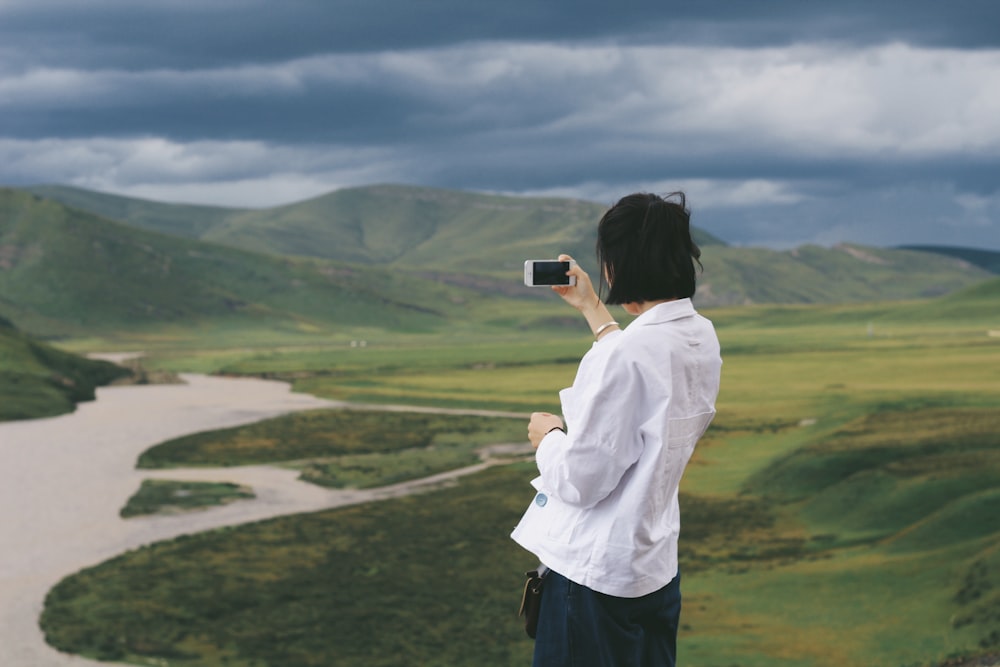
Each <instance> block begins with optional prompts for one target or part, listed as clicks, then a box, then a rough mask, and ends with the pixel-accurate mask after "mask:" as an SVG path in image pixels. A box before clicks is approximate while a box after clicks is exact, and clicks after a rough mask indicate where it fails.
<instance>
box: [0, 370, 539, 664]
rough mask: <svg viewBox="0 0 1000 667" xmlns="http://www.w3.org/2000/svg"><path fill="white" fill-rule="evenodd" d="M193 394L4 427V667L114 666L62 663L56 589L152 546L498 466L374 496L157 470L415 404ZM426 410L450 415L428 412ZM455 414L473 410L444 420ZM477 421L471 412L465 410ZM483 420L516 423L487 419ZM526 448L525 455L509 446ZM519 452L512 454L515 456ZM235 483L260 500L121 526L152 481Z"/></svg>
mask: <svg viewBox="0 0 1000 667" xmlns="http://www.w3.org/2000/svg"><path fill="white" fill-rule="evenodd" d="M183 379H184V380H185V381H186V384H182V385H163V386H141V387H109V388H104V389H100V390H98V400H97V401H93V402H90V403H85V404H82V405H81V406H80V407H79V409H78V410H77V411H76V412H75V413H73V414H70V415H63V416H61V417H55V418H52V419H39V420H30V421H23V422H7V423H0V647H2V648H0V664H2V665H3V667H81V666H84V665H93V666H95V667H96V666H97V665H107V664H108V663H98V662H94V661H90V660H85V659H83V658H79V657H76V656H70V655H66V654H62V653H59V652H57V651H55V650H54V649H52V648H51V647H50V646H49V645H48V644H46V643H45V641H44V638H43V636H42V633H41V630H40V629H39V627H38V615H39V614H40V613H41V610H42V605H43V603H44V599H45V595H46V593H47V592H48V590H49V589H50V588H51V587H52V586H54V585H55V584H56V583H58V581H59V580H61V579H62V578H63V577H65V576H67V575H70V574H72V573H74V572H76V571H78V570H80V569H82V568H84V567H88V566H90V565H94V564H97V563H100V562H102V561H104V560H107V559H108V558H111V557H113V556H115V555H118V554H120V553H122V552H125V551H128V550H130V549H134V548H136V547H139V546H141V545H144V544H149V543H151V542H157V541H160V540H165V539H170V538H173V537H176V536H178V535H181V534H188V533H195V532H200V531H204V530H210V529H212V528H218V527H221V526H229V525H236V524H240V523H246V522H249V521H257V520H261V519H266V518H271V517H275V516H281V515H285V514H295V513H299V512H308V511H316V510H321V509H326V508H332V507H341V506H345V505H352V504H358V503H363V502H371V501H375V500H381V499H385V498H392V497H397V496H401V495H406V494H409V493H414V492H417V491H421V490H425V489H428V488H433V487H435V486H437V485H440V484H446V483H448V482H449V481H451V480H454V479H455V478H457V477H460V476H462V475H466V474H470V473H473V472H477V471H479V470H482V469H483V468H485V467H487V466H489V465H491V464H492V463H493V460H492V459H491V458H490V457H489V454H490V451H489V450H487V451H486V452H485V453H484V460H483V461H482V462H480V463H478V464H476V465H473V466H469V467H467V468H462V469H459V470H454V471H450V472H446V473H442V474H439V475H434V476H432V477H428V478H426V479H420V480H414V481H410V482H403V483H400V484H394V485H392V486H387V487H382V488H377V489H366V490H332V489H324V488H321V487H318V486H315V485H312V484H308V483H305V482H301V481H299V480H298V479H297V477H298V472H297V471H294V470H285V469H281V468H273V467H269V466H245V467H239V468H223V469H204V468H199V469H188V470H163V471H147V470H141V471H140V470H136V469H135V467H134V465H135V461H136V458H137V457H138V456H139V454H140V453H141V452H143V451H144V450H146V449H147V448H149V447H150V446H152V445H154V444H157V443H159V442H162V441H164V440H167V439H170V438H174V437H178V436H180V435H185V434H187V433H194V432H197V431H204V430H210V429H216V428H225V427H229V426H236V425H239V424H245V423H250V422H253V421H257V420H260V419H265V418H269V417H274V416H277V415H280V414H286V413H289V412H294V411H298V410H306V409H314V408H320V407H353V408H366V409H385V410H410V409H412V408H407V407H405V406H377V405H367V406H361V405H349V404H345V403H338V402H333V401H325V400H321V399H317V398H314V397H311V396H307V395H304V394H293V393H291V392H290V391H289V387H288V385H286V384H284V383H279V382H268V381H262V380H252V379H230V378H216V377H206V376H199V375H185V376H183ZM419 410H420V411H438V410H433V409H429V408H427V409H419ZM438 412H444V413H449V414H455V413H460V412H461V411H454V410H440V411H438ZM463 413H464V414H468V412H463ZM474 414H490V415H492V414H502V415H505V416H524V415H519V414H516V413H492V412H487V411H476V412H474ZM498 447H500V448H507V449H513V450H515V453H516V451H517V450H518V448H521V449H523V448H524V447H525V445H521V444H517V445H501V446H498ZM504 453H506V454H509V453H510V452H504ZM151 477H159V478H169V479H189V480H206V481H226V482H236V483H239V484H246V485H248V486H251V487H253V489H254V493H255V494H256V498H255V499H253V500H246V501H239V502H235V503H231V504H228V505H225V506H221V507H216V508H211V509H208V510H204V511H199V512H190V513H184V514H176V515H162V516H149V517H136V518H132V519H128V520H123V519H121V518H119V516H118V511H119V510H120V509H121V507H122V506H123V505H124V504H125V501H126V500H127V499H128V498H129V497H130V496H131V495H132V494H133V493H134V492H135V490H136V489H137V488H138V487H139V485H140V483H141V481H142V480H143V479H145V478H151Z"/></svg>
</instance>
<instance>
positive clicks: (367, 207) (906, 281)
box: [34, 185, 989, 306]
mask: <svg viewBox="0 0 1000 667" xmlns="http://www.w3.org/2000/svg"><path fill="white" fill-rule="evenodd" d="M34 191H36V192H39V193H42V194H44V195H45V196H48V197H53V198H56V199H60V200H62V201H66V202H71V203H73V204H74V205H78V206H82V207H87V208H88V210H91V211H95V212H98V213H101V214H103V215H108V216H111V217H116V216H119V217H117V219H122V220H127V221H128V222H130V223H132V224H137V225H146V226H157V227H158V228H160V229H162V230H164V231H169V232H172V233H181V234H189V235H192V236H197V237H199V238H205V239H210V240H213V241H217V242H220V243H225V244H229V245H233V246H238V247H242V248H246V249H250V250H253V251H257V252H267V253H285V254H293V255H312V256H321V257H327V258H333V259H340V260H348V261H352V262H360V263H369V264H378V265H382V266H391V267H396V268H405V269H413V270H419V271H421V272H422V273H423V274H425V275H428V276H433V277H435V278H437V279H439V280H441V281H445V282H450V283H453V284H458V285H463V286H467V287H472V286H477V285H478V286H479V287H480V288H481V289H482V290H483V291H485V292H487V293H490V294H494V295H495V294H500V293H503V294H507V295H513V296H524V295H525V292H524V290H523V289H522V288H521V287H520V286H519V275H520V271H521V266H522V264H523V260H524V259H527V258H530V257H548V256H552V255H555V254H556V253H558V252H569V253H570V254H572V255H574V256H575V257H577V258H578V260H579V261H581V263H582V264H583V265H584V266H585V267H586V268H590V269H592V268H593V262H594V260H593V256H594V238H595V237H594V235H595V231H596V230H595V228H596V221H597V220H598V219H599V218H600V216H601V214H602V213H603V211H604V210H605V208H606V207H605V206H603V205H599V204H594V203H589V202H582V201H577V200H567V199H533V198H519V197H503V196H496V195H484V194H476V193H469V192H456V191H449V190H438V189H431V188H417V187H406V186H394V185H381V186H370V187H363V188H349V189H344V190H339V191H336V192H333V193H330V194H327V195H324V196H321V197H317V198H314V199H310V200H308V201H304V202H298V203H295V204H291V205H288V206H281V207H277V208H271V209H263V210H242V211H241V210H234V209H210V208H206V207H200V208H199V207H181V206H177V205H171V204H157V203H155V202H145V201H140V200H125V201H123V200H122V198H119V197H114V196H111V195H102V194H100V193H93V192H86V191H79V190H74V189H65V190H64V189H61V188H58V187H48V188H45V189H35V190H34ZM128 216H132V217H128ZM695 216H696V218H695V219H697V211H695ZM695 235H696V240H698V242H699V243H700V244H701V245H702V246H703V247H704V248H705V258H704V259H705V266H706V270H705V274H704V278H703V284H704V286H705V288H704V289H703V290H702V294H701V297H700V302H701V304H702V305H706V306H718V305H726V304H742V303H747V302H754V303H835V302H845V301H865V300H886V299H897V298H918V297H926V296H933V295H937V294H944V293H947V292H950V291H952V290H955V289H957V288H960V287H964V286H967V285H970V284H972V283H974V282H975V281H977V280H981V279H984V278H986V277H988V275H989V273H988V272H987V271H986V270H984V269H982V268H978V267H976V266H973V265H971V264H969V263H967V262H965V261H963V260H962V259H956V258H952V257H946V256H943V255H933V254H928V253H924V252H916V251H905V250H883V249H873V248H860V247H855V246H842V247H838V248H819V247H809V246H807V247H803V248H798V249H796V250H792V251H784V252H778V251H773V250H766V249H763V248H731V247H726V246H725V244H724V243H722V242H721V241H719V240H718V239H716V238H714V237H712V236H711V235H709V234H707V233H706V232H704V231H703V230H697V229H696V230H695Z"/></svg>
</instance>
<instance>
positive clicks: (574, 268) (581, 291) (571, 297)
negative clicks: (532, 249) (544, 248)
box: [552, 255, 601, 312]
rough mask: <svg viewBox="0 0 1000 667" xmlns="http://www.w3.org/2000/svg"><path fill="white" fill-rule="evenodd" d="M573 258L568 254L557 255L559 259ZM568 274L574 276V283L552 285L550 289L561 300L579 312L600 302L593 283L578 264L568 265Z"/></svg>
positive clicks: (569, 259) (563, 260)
mask: <svg viewBox="0 0 1000 667" xmlns="http://www.w3.org/2000/svg"><path fill="white" fill-rule="evenodd" d="M572 259H573V258H572V257H570V256H569V255H559V261H561V262H568V261H571V260H572ZM568 273H569V275H571V276H573V277H575V278H576V284H575V285H553V286H552V291H553V292H555V293H556V294H558V295H559V296H561V297H562V298H563V301H565V302H566V303H568V304H569V305H571V306H573V307H574V308H576V309H577V310H579V311H580V312H584V311H586V310H587V309H592V308H594V307H596V306H598V305H599V304H600V303H601V300H600V298H599V297H598V296H597V292H596V291H595V290H594V285H593V283H591V281H590V276H589V275H587V272H586V271H584V270H583V269H581V268H580V265H579V264H576V263H573V264H571V265H570V268H569V271H568Z"/></svg>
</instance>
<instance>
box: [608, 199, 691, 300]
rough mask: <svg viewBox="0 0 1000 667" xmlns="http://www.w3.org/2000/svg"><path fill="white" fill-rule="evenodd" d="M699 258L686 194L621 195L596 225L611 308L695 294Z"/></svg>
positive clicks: (681, 297)
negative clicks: (692, 233)
mask: <svg viewBox="0 0 1000 667" xmlns="http://www.w3.org/2000/svg"><path fill="white" fill-rule="evenodd" d="M699 257H701V250H700V249H699V248H698V246H697V245H696V244H695V242H694V240H693V239H692V238H691V211H690V210H688V208H687V199H686V198H685V196H684V193H683V192H673V193H671V194H669V195H667V196H666V197H660V196H658V195H654V194H645V193H636V194H632V195H628V196H627V197H622V198H621V199H620V200H618V203H617V204H615V205H614V206H612V207H611V208H610V209H609V210H608V212H607V213H605V214H604V217H602V218H601V221H600V223H599V224H598V226H597V263H598V265H599V266H600V268H601V285H602V287H601V292H602V293H603V291H604V289H603V286H604V285H605V284H607V286H608V295H607V297H606V298H605V299H604V302H605V303H608V304H621V303H632V302H637V303H641V302H643V301H658V300H660V299H683V298H687V297H691V296H693V295H694V288H695V268H694V265H695V262H697V263H698V266H699V267H700V266H701V262H700V261H699V260H698V258H699Z"/></svg>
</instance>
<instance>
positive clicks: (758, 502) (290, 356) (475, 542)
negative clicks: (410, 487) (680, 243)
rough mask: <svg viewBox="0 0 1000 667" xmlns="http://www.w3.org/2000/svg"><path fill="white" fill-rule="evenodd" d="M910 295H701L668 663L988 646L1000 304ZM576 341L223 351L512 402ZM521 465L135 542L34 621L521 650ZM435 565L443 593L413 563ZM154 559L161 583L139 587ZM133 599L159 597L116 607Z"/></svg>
mask: <svg viewBox="0 0 1000 667" xmlns="http://www.w3.org/2000/svg"><path fill="white" fill-rule="evenodd" d="M904 308H905V309H909V308H912V306H911V305H909V304H907V305H904V306H887V305H882V306H879V307H878V308H875V307H871V306H858V307H837V308H827V309H823V308H795V309H766V308H759V309H755V308H749V309H744V310H733V311H718V312H716V313H710V315H711V316H712V317H713V319H714V320H715V321H716V323H717V325H718V328H719V334H720V339H721V341H722V345H723V356H724V359H725V364H724V369H723V390H722V393H721V395H720V398H719V404H718V407H719V414H718V416H717V418H716V421H715V423H714V424H713V426H712V427H711V428H710V430H709V432H708V434H707V435H706V438H705V439H704V440H703V441H702V443H701V444H700V445H699V448H698V451H697V452H696V456H695V458H694V460H693V462H692V465H691V466H690V467H689V469H688V472H687V473H686V475H685V478H684V481H683V483H682V498H681V506H682V517H683V526H684V528H683V531H682V536H681V567H682V571H683V572H685V573H686V574H685V576H684V595H685V606H684V613H683V616H682V624H683V626H682V630H681V640H680V641H681V644H680V655H681V660H682V662H683V664H688V665H701V666H708V665H744V666H746V667H753V666H756V665H760V666H764V665H767V666H769V667H770V666H772V665H781V666H785V665H787V666H802V667H806V666H808V667H826V666H831V667H832V666H834V665H837V666H839V665H844V664H849V665H866V666H867V665H872V666H874V667H879V666H885V667H904V666H905V667H914V666H921V667H923V666H926V665H934V664H939V663H940V662H941V661H942V660H944V659H945V658H947V657H949V656H954V655H970V654H976V653H982V652H997V651H1000V634H998V633H997V632H996V628H997V627H1000V622H998V621H1000V525H998V523H997V522H998V521H1000V519H998V517H1000V490H998V489H1000V435H998V434H1000V339H998V338H995V337H990V336H988V335H987V332H988V331H989V330H990V329H1000V325H998V324H997V322H996V321H995V320H996V318H997V317H998V315H997V314H996V313H995V312H994V311H992V310H985V311H983V312H982V314H981V317H979V318H978V319H972V320H968V319H967V320H964V321H960V322H950V321H947V320H943V319H942V320H930V321H928V322H921V321H919V320H910V319H906V318H903V317H896V315H897V314H898V313H900V312H903V309H904ZM894 317H895V319H894ZM870 321H872V322H875V324H874V325H873V326H872V327H871V328H869V326H868V323H869V322H870ZM588 345H589V342H588V341H587V339H586V338H585V337H584V336H579V335H577V334H567V336H566V337H565V340H560V341H546V340H545V339H543V338H536V339H535V341H534V342H531V341H524V340H511V341H507V342H504V341H502V340H501V341H497V340H480V339H475V338H473V337H469V338H465V337H461V336H458V337H456V338H455V339H454V340H451V341H448V343H447V344H442V343H441V341H436V342H435V341H426V342H425V343H422V342H421V341H420V339H419V338H411V339H408V340H407V341H406V344H405V345H399V346H397V347H395V348H391V349H390V348H389V347H388V346H386V347H383V348H380V347H379V346H372V347H367V348H364V349H347V348H343V347H338V346H322V345H318V346H315V347H311V348H309V349H304V348H296V349H285V350H271V351H269V352H267V353H262V352H260V351H253V352H249V353H243V354H239V355H232V356H227V357H226V361H225V363H226V365H227V368H228V370H230V371H238V372H244V373H261V374H268V375H272V376H277V377H286V378H288V379H290V380H292V381H294V382H295V384H296V386H297V387H299V388H306V387H309V388H312V389H313V390H315V391H318V392H321V393H325V394H326V395H338V396H340V397H347V396H353V397H369V398H366V399H365V400H375V399H377V400H382V401H391V402H409V401H411V400H412V401H413V402H415V403H438V404H461V405H466V406H469V407H479V406H482V405H483V404H484V403H485V402H487V401H488V400H489V399H490V398H492V399H493V405H494V407H497V406H507V405H516V406H521V405H523V406H524V407H526V408H528V406H529V404H530V403H532V402H533V400H534V399H536V398H537V399H540V400H542V401H545V400H546V399H545V397H546V395H548V396H550V398H549V399H548V401H549V402H548V403H546V404H545V405H552V402H553V400H554V394H555V392H556V391H558V389H560V388H562V387H563V386H566V385H567V384H568V383H569V382H570V381H571V377H572V373H573V371H574V363H572V362H570V361H566V360H565V358H567V357H572V356H573V355H574V354H577V355H578V354H582V353H583V351H585V350H586V348H587V346H588ZM536 346H537V347H536ZM206 358H207V357H206ZM219 358H220V359H221V357H219ZM179 359H181V357H179V356H178V357H175V358H173V359H172V360H171V361H170V363H171V364H175V363H177V362H178V360H179ZM553 359H559V361H560V363H553V361H552V360H553ZM484 378H486V380H484ZM341 381H343V382H345V383H346V385H344V386H347V387H348V388H347V389H344V388H343V386H342V385H341V384H340V382H341ZM351 382H354V383H356V384H355V385H354V386H351V385H350V383H351ZM363 382H364V383H367V384H363ZM526 387H530V390H529V389H527V388H526ZM338 392H344V393H342V394H338ZM548 392H551V393H548ZM373 397H374V398H373ZM521 428H523V426H522V427H521ZM359 455H366V454H364V453H362V454H359ZM351 456H354V454H351ZM533 474H534V473H533V472H532V467H531V465H530V464H528V465H524V464H515V465H512V466H509V467H507V468H505V469H501V470H496V469H495V470H493V471H490V472H489V473H485V474H482V475H476V476H472V477H469V478H465V479H463V480H461V481H460V482H459V483H458V484H457V486H455V487H452V488H449V489H443V490H439V491H435V492H432V493H429V494H426V495H423V496H419V497H415V498H411V499H406V500H398V501H386V502H384V503H380V504H378V505H373V506H370V507H366V508H356V509H351V510H335V511H331V512H326V513H321V514H317V515H307V517H291V518H287V519H280V520H276V521H274V522H268V523H267V524H258V525H257V526H252V527H246V528H236V529H229V530H226V531H221V532H216V533H211V534H207V535H204V536H196V537H192V538H185V539H184V540H181V541H176V542H170V543H166V544H164V545H158V546H155V547H153V548H152V549H149V550H143V551H140V552H137V553H135V554H130V555H126V556H123V557H122V558H120V559H116V560H115V561H112V562H109V563H107V564H105V565H101V566H98V567H97V568H95V569H93V570H90V571H87V572H85V573H83V574H81V575H80V576H79V577H71V578H69V579H68V580H67V581H66V582H64V583H63V584H61V585H60V587H59V588H57V589H56V591H54V593H53V596H52V597H51V598H50V600H49V603H48V604H47V607H46V615H45V617H44V624H45V628H46V631H47V633H48V636H49V638H50V641H52V642H53V643H54V644H55V645H57V646H59V647H61V648H64V649H65V650H71V651H77V652H84V653H87V654H89V655H101V656H104V657H114V658H128V659H131V660H134V661H137V662H139V661H141V660H152V659H153V658H155V657H158V658H170V653H171V652H175V653H185V654H187V655H188V658H187V661H186V662H183V661H177V662H176V664H189V665H222V664H230V665H236V666H246V665H251V664H254V661H255V660H256V661H257V662H258V664H274V665H278V664H281V665H299V664H301V665H309V664H344V665H354V664H358V665H361V664H365V665H368V664H371V665H379V664H381V665H409V664H428V665H433V664H441V665H445V664H448V665H459V664H469V665H473V664H474V665H507V664H526V662H527V661H528V657H527V656H528V655H529V653H530V643H525V641H524V640H523V639H522V638H521V636H520V630H519V628H518V627H517V620H516V619H515V618H514V617H513V610H512V604H513V603H512V602H511V599H512V598H516V596H517V582H516V578H517V574H518V572H519V571H521V570H523V569H525V568H526V567H529V566H531V565H533V564H534V563H533V562H532V561H531V557H530V556H529V555H527V554H524V552H522V551H520V550H519V549H517V548H516V546H512V545H511V543H510V542H509V539H508V538H507V533H508V532H509V530H510V528H511V527H512V525H513V523H514V522H515V521H516V519H517V516H518V515H519V514H520V511H521V510H522V509H523V507H524V505H525V504H526V503H527V502H529V501H530V496H531V492H532V490H531V488H530V486H528V481H529V480H530V478H531V477H532V476H533ZM362 517H363V518H362ZM307 524H308V525H307ZM326 525H329V526H331V528H332V530H331V531H330V532H329V534H327V533H326V532H318V530H319V529H318V526H326ZM442 530H443V531H444V532H441V531H442ZM272 533H273V534H272ZM251 544H252V545H253V548H252V549H251V548H249V546H248V545H251ZM386 549H388V551H386ZM204 562H209V563H211V564H212V565H211V572H210V573H208V574H206V575H205V576H208V577H210V579H212V580H213V581H214V580H217V581H219V582H222V583H220V584H219V586H218V588H219V590H218V591H216V595H215V598H218V603H217V604H215V605H214V606H212V607H211V609H210V610H209V612H202V611H199V609H201V605H203V604H204V600H201V598H200V597H198V595H196V594H195V593H196V592H197V591H198V590H199V586H198V584H197V582H198V581H200V579H199V577H201V576H203V575H202V574H199V573H198V572H196V571H194V570H192V567H191V564H192V563H204ZM318 563H321V565H320V564H318ZM442 563H444V565H442ZM455 563H457V564H458V565H457V566H456V565H453V564H455ZM456 567H457V568H458V569H455V568H456ZM466 567H468V568H470V569H469V570H468V574H469V575H471V576H470V577H469V578H466V577H465V576H464V575H465V571H464V570H463V569H462V568H466ZM441 568H444V570H443V572H444V573H445V574H446V577H445V579H446V580H447V581H448V582H449V583H451V584H452V587H451V590H452V591H454V592H453V595H454V596H456V597H454V598H445V597H443V594H442V593H441V590H442V588H441V580H440V578H435V577H434V576H432V575H430V574H429V573H432V572H437V573H440V572H442V569H441ZM319 573H322V575H320V574H319ZM241 577H243V578H241ZM154 579H155V580H156V581H159V582H168V583H160V584H157V585H156V586H155V588H156V590H155V591H153V592H150V593H149V595H145V593H146V591H145V589H143V592H144V595H140V596H137V595H136V594H135V590H136V589H135V586H137V585H139V584H138V582H141V581H149V580H154ZM512 579H513V580H514V581H512ZM169 582H177V583H176V584H170V583H169ZM226 582H230V583H226ZM213 599H214V598H213ZM456 600H457V601H456ZM136 601H141V604H142V605H145V607H144V609H146V611H144V612H143V613H147V612H148V613H147V616H148V615H149V614H152V616H150V617H149V618H154V617H155V618H156V619H157V620H156V622H155V623H154V622H146V623H140V622H138V621H137V622H136V623H131V622H126V620H127V618H131V617H129V616H128V614H130V613H132V614H135V611H134V610H133V609H132V608H133V607H134V604H138V602H136ZM515 602H516V601H515ZM340 603H342V606H340V607H337V604H340ZM330 606H333V607H334V608H337V609H339V611H340V612H341V613H340V614H339V615H332V614H328V613H327V612H326V611H324V610H327V609H328V608H329V607H330ZM98 610H99V613H96V612H97V611H98ZM130 610H131V611H130ZM282 614H284V617H283V616H282ZM135 618H139V619H141V618H144V617H142V616H141V614H139V615H136V616H135ZM278 618H284V619H285V620H283V621H282V624H281V625H280V626H279V625H276V623H277V620H276V619H278ZM456 618H458V619H459V620H460V622H459V626H460V627H457V626H456V625H455V619H456ZM123 624H124V625H123ZM123 627H125V628H126V629H125V630H122V628H123ZM485 628H489V634H483V633H484V629H485ZM234 629H235V630H234ZM236 635H240V636H236ZM373 636H379V637H389V638H391V639H390V640H389V641H387V642H383V643H378V642H372V641H371V637H373ZM351 637H355V638H356V639H351ZM194 656H200V657H194ZM223 658H225V659H227V660H228V662H224V661H223ZM168 664H174V663H168Z"/></svg>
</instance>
